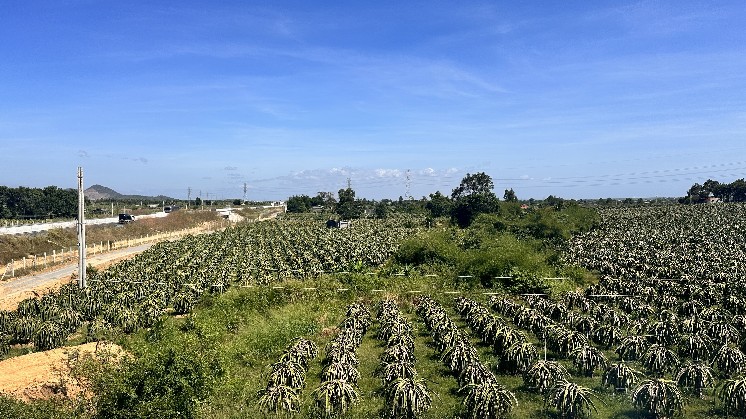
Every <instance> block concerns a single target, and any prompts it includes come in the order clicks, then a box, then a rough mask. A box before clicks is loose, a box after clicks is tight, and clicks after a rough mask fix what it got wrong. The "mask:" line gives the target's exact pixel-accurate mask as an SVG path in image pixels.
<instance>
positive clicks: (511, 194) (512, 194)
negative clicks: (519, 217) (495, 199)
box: [503, 188, 518, 202]
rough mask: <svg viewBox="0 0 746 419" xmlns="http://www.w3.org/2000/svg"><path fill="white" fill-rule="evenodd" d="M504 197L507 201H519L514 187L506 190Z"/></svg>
mask: <svg viewBox="0 0 746 419" xmlns="http://www.w3.org/2000/svg"><path fill="white" fill-rule="evenodd" d="M503 199H504V200H505V202H516V201H518V197H517V196H516V195H515V192H514V191H513V188H510V189H506V190H505V193H504V194H503Z"/></svg>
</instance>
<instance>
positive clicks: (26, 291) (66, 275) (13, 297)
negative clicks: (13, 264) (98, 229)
mask: <svg viewBox="0 0 746 419" xmlns="http://www.w3.org/2000/svg"><path fill="white" fill-rule="evenodd" d="M152 245H153V243H146V244H143V245H140V246H134V247H128V248H125V249H117V250H113V251H111V252H107V253H101V254H98V255H95V256H91V257H88V258H87V262H88V263H87V264H88V265H90V266H93V267H96V268H99V269H104V268H106V267H108V266H109V265H111V264H113V263H116V262H118V261H120V260H124V259H127V258H131V257H133V256H135V255H136V254H138V253H140V252H143V251H145V250H146V249H148V248H150V246H152ZM77 270H78V265H77V264H69V265H65V266H61V267H57V268H54V269H52V270H49V271H46V272H41V273H36V274H33V275H27V276H22V277H18V278H14V279H11V280H9V281H7V282H4V283H0V310H14V309H15V308H16V307H18V302H19V301H21V300H23V299H26V298H28V297H33V296H34V295H36V294H39V295H41V294H44V293H45V292H48V291H50V290H53V289H57V288H59V287H60V286H61V285H62V284H65V283H67V282H70V281H72V279H71V278H72V274H73V273H74V272H77Z"/></svg>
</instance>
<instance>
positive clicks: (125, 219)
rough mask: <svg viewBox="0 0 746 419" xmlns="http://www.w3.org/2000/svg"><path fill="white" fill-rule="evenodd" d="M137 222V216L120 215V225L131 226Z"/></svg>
mask: <svg viewBox="0 0 746 419" xmlns="http://www.w3.org/2000/svg"><path fill="white" fill-rule="evenodd" d="M133 222H135V216H134V215H132V214H124V213H122V214H119V224H129V223H133Z"/></svg>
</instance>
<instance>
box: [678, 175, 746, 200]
mask: <svg viewBox="0 0 746 419" xmlns="http://www.w3.org/2000/svg"><path fill="white" fill-rule="evenodd" d="M710 197H714V198H718V199H719V200H720V201H723V202H746V180H744V179H743V178H741V179H738V180H735V181H733V182H731V183H720V182H718V181H716V180H712V179H708V180H707V182H705V183H704V184H702V185H700V184H699V183H695V184H694V185H692V187H691V188H689V190H688V191H687V193H686V196H685V197H683V198H681V199H679V202H681V203H684V204H698V203H702V202H707V200H708V198H710Z"/></svg>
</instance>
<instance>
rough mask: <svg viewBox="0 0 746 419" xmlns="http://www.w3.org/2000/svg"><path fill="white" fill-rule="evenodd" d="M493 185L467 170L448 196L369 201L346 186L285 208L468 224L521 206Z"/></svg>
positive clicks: (560, 202) (554, 200) (558, 204)
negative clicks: (446, 219)
mask: <svg viewBox="0 0 746 419" xmlns="http://www.w3.org/2000/svg"><path fill="white" fill-rule="evenodd" d="M494 188H495V184H494V182H493V181H492V178H491V177H490V176H489V175H487V174H486V173H484V172H478V173H474V174H471V173H467V174H466V176H465V177H464V178H463V179H462V180H461V183H460V184H459V185H458V186H457V187H456V188H454V189H453V190H452V191H451V193H450V194H449V195H444V194H443V193H441V192H440V191H437V192H435V193H431V194H430V195H429V197H425V196H423V197H422V199H404V198H402V197H401V196H400V197H399V199H398V200H391V199H382V200H380V201H371V200H367V199H364V198H363V199H357V198H355V191H354V190H353V189H352V188H351V187H347V188H346V189H340V190H339V191H338V193H337V196H336V197H335V196H334V194H333V193H332V192H319V193H318V195H316V196H314V197H310V196H308V195H294V196H291V197H290V198H288V201H287V211H288V212H310V211H318V212H324V213H328V214H330V215H333V216H337V217H339V218H341V219H348V220H349V219H355V218H360V217H363V216H366V217H376V218H386V217H387V216H388V215H389V214H390V213H417V214H423V215H425V216H428V217H430V218H440V217H449V218H450V219H451V221H452V222H453V223H454V224H456V225H458V226H460V227H467V226H469V225H470V224H471V223H472V221H473V220H474V219H476V217H477V216H478V215H479V214H497V213H499V211H500V204H501V202H504V203H509V204H511V205H513V206H518V205H520V203H519V201H518V197H517V195H516V193H515V191H513V189H512V188H510V189H505V192H504V194H503V197H502V201H501V200H500V198H498V196H497V195H496V194H495V192H494V191H493V189H494ZM527 202H528V203H529V204H532V205H534V204H535V205H538V206H548V207H554V208H555V209H561V208H562V207H563V206H565V205H567V204H568V203H569V202H570V201H565V200H564V199H562V198H559V197H555V196H552V195H550V196H549V197H547V198H546V199H545V200H543V201H534V200H533V199H531V200H529V201H527Z"/></svg>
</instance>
